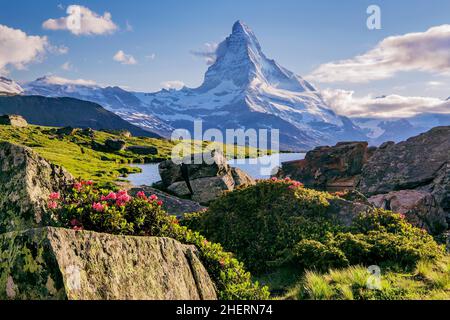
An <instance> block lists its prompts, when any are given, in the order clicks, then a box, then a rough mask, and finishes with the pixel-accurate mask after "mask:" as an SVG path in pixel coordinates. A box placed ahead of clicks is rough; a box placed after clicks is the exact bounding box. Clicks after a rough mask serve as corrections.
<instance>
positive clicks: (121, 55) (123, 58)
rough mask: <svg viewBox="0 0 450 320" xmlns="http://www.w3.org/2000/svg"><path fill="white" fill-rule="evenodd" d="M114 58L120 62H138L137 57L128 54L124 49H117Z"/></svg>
mask: <svg viewBox="0 0 450 320" xmlns="http://www.w3.org/2000/svg"><path fill="white" fill-rule="evenodd" d="M113 60H114V61H117V62H120V63H121V64H137V61H136V59H135V58H134V57H133V56H132V55H131V54H126V53H125V52H123V51H122V50H119V51H117V53H116V54H115V55H114V57H113Z"/></svg>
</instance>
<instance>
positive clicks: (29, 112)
mask: <svg viewBox="0 0 450 320" xmlns="http://www.w3.org/2000/svg"><path fill="white" fill-rule="evenodd" d="M0 114H17V115H21V116H23V117H24V118H25V119H26V120H27V121H28V122H29V123H31V124H35V125H42V126H56V127H62V126H71V127H81V128H92V129H96V130H101V129H110V130H128V131H129V132H131V133H132V134H133V135H135V136H146V137H159V135H157V134H155V133H153V132H150V131H146V130H144V129H141V128H139V127H136V126H134V125H132V124H131V123H129V122H127V121H125V120H123V119H122V118H121V117H119V116H117V115H116V114H114V113H112V112H110V111H108V110H106V109H104V108H103V107H102V106H100V105H98V104H95V103H92V102H88V101H82V100H78V99H73V98H47V97H42V96H11V97H0Z"/></svg>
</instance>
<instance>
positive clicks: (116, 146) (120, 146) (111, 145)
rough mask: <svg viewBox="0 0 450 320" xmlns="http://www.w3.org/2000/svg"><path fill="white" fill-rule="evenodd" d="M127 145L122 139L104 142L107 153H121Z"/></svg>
mask: <svg viewBox="0 0 450 320" xmlns="http://www.w3.org/2000/svg"><path fill="white" fill-rule="evenodd" d="M126 145H127V143H126V142H125V141H124V140H122V139H107V140H106V141H105V147H106V148H107V149H108V150H109V151H122V150H125V147H126Z"/></svg>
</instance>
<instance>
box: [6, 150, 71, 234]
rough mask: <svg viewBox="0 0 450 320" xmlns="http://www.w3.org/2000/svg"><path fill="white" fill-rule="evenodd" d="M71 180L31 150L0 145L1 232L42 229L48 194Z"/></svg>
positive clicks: (62, 170)
mask: <svg viewBox="0 0 450 320" xmlns="http://www.w3.org/2000/svg"><path fill="white" fill-rule="evenodd" d="M73 180H74V179H73V177H72V175H71V174H70V173H69V172H67V171H66V170H65V169H64V168H62V167H59V166H56V165H53V164H50V163H49V162H47V161H46V160H44V159H43V158H42V157H41V156H39V155H38V154H37V153H35V152H34V151H33V150H31V149H30V148H27V147H22V146H18V145H15V144H11V143H8V142H0V233H4V232H9V231H14V230H24V229H29V228H34V227H39V226H45V219H44V218H48V216H47V201H48V197H49V195H50V193H52V192H60V191H63V190H64V189H65V188H67V186H69V185H71V184H72V183H73Z"/></svg>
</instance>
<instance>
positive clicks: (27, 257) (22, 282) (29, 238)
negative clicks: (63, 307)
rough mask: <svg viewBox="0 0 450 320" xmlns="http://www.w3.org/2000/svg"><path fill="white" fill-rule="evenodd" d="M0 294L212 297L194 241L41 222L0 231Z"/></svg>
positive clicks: (30, 296)
mask: <svg viewBox="0 0 450 320" xmlns="http://www.w3.org/2000/svg"><path fill="white" fill-rule="evenodd" d="M0 299H18V300H28V299H33V300H41V299H45V300H47V299H69V300H138V299H142V300H198V299H208V300H209V299H216V292H215V287H214V285H213V283H212V281H211V279H210V277H209V275H208V273H207V272H206V270H205V268H204V267H203V265H202V264H201V262H200V260H199V259H198V257H197V250H196V248H195V247H194V246H188V245H182V244H181V243H179V242H178V241H176V240H173V239H168V238H155V237H126V236H113V235H108V234H99V233H95V232H88V231H82V232H76V231H72V230H67V229H58V228H41V229H33V230H28V231H25V232H11V233H7V234H3V235H0Z"/></svg>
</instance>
